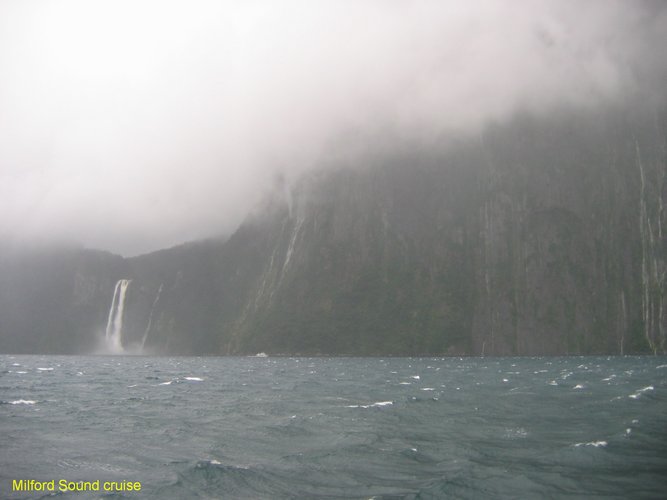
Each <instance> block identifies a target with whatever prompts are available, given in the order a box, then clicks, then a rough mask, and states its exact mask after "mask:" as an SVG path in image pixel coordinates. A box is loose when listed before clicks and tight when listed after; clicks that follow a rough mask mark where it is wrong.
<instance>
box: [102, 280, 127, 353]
mask: <svg viewBox="0 0 667 500" xmlns="http://www.w3.org/2000/svg"><path fill="white" fill-rule="evenodd" d="M131 281H132V280H118V283H116V288H115V289H114V292H113V300H112V301H111V308H110V309H109V319H108V320H107V331H106V337H105V340H106V345H107V348H108V349H109V350H110V351H111V352H113V353H121V352H123V308H124V307H125V294H126V292H127V287H128V286H129V285H130V282H131Z"/></svg>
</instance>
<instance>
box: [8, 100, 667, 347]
mask: <svg viewBox="0 0 667 500" xmlns="http://www.w3.org/2000/svg"><path fill="white" fill-rule="evenodd" d="M666 151H667V112H665V110H664V109H651V108H649V107H647V106H627V107H611V106H610V107H607V108H606V109H582V110H574V109H568V110H562V111H560V112H555V113H553V114H551V115H550V116H539V117H538V116H533V115H530V114H528V113H526V114H522V115H517V116H515V117H514V118H513V119H512V120H511V121H509V122H508V123H502V124H501V123H496V124H490V125H489V126H487V127H486V128H485V129H484V130H483V131H482V132H481V133H480V134H478V135H476V136H474V137H470V136H467V137H463V136H461V137H458V138H456V139H452V138H449V139H448V140H447V141H444V140H443V141H442V142H441V143H439V144H437V145H434V144H429V145H427V146H425V145H424V144H419V145H416V144H414V143H410V142H407V141H406V142H401V141H398V140H396V141H391V143H390V144H388V145H386V146H385V147H383V148H375V149H372V150H371V149H369V151H367V152H366V153H364V154H357V155H355V156H354V158H355V159H354V160H348V161H347V162H341V163H340V164H338V165H334V166H331V167H327V168H321V169H318V170H315V171H313V172H311V173H310V174H307V175H304V176H303V177H302V178H301V179H300V180H299V181H298V182H297V183H296V184H295V185H294V186H293V187H292V188H291V191H290V193H289V196H284V195H279V194H276V195H275V196H274V197H272V198H269V199H267V200H266V202H265V204H264V205H263V206H262V207H261V209H259V210H257V212H256V213H254V214H252V215H251V216H249V217H248V218H247V220H246V221H245V222H244V223H243V224H242V225H241V226H240V227H239V229H238V230H237V231H236V232H235V233H234V234H232V235H231V236H230V237H229V238H227V239H224V240H223V239H212V240H207V241H200V242H194V243H190V244H186V245H182V246H179V247H175V248H172V249H167V250H162V251H159V252H154V253H151V254H147V255H143V256H140V257H134V258H126V259H123V258H121V257H119V256H114V255H111V254H108V253H104V252H98V251H91V250H83V249H61V250H59V251H45V250H44V251H29V252H16V251H7V250H5V251H0V258H1V259H2V260H0V351H2V352H91V351H94V350H95V349H100V348H101V347H100V346H102V345H103V344H104V342H103V339H104V337H105V336H106V330H107V329H108V327H107V325H108V324H111V323H113V321H110V318H109V317H110V308H111V304H112V302H113V299H114V290H115V288H116V283H117V281H118V280H120V279H131V280H132V281H131V282H130V284H129V286H128V287H127V293H126V296H125V300H124V302H123V305H124V309H123V311H122V318H121V319H122V339H123V346H124V348H125V349H126V350H129V351H135V352H138V351H141V346H142V345H143V352H148V353H162V354H251V353H256V352H261V351H263V352H267V353H271V354H307V355H431V354H432V355H436V354H437V355H440V354H448V355H479V354H484V355H556V354H602V353H609V354H629V353H665V352H666V351H667V340H666V337H667V333H666V331H665V330H666V328H667V317H666V316H667V312H666V311H667V297H666V294H665V291H666V290H665V270H666V269H667V268H666V267H665V263H666V257H667V255H666V248H665V236H664V234H663V231H664V230H665V229H667V226H665V224H666V222H667V214H666V213H665V210H664V208H663V206H664V204H665V201H666V197H667V152H666ZM116 299H117V300H116V302H118V299H119V297H118V296H116Z"/></svg>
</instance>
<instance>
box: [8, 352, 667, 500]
mask: <svg viewBox="0 0 667 500" xmlns="http://www.w3.org/2000/svg"><path fill="white" fill-rule="evenodd" d="M13 479H36V480H39V481H46V480H51V479H55V480H56V482H57V481H58V480H59V479H67V480H70V481H94V480H98V479H99V480H101V481H128V480H132V481H140V482H141V484H142V489H141V491H140V492H125V493H117V494H104V493H103V492H100V493H91V492H88V493H84V494H72V493H68V494H66V495H65V494H59V493H57V492H56V493H55V495H53V494H52V495H51V496H48V495H45V494H39V493H19V492H12V491H11V482H12V480H13ZM666 491H667V358H664V357H662V358H661V357H622V358H621V357H617V358H606V357H569V358H566V357H563V358H463V359H460V358H420V359H416V358H388V359H377V358H375V359H368V358H271V357H270V358H149V357H137V356H134V357H130V356H127V357H124V356H108V357H105V356H89V357H86V356H10V355H2V356H0V498H41V497H48V498H51V497H54V496H55V497H60V496H65V497H67V498H133V499H139V498H160V499H170V498H174V499H182V498H232V499H233V498H259V499H263V498H267V499H280V498H351V499H352V498H359V499H368V498H376V499H393V498H396V499H398V498H407V499H417V498H419V499H429V498H470V499H479V498H588V497H593V496H598V497H605V498H664V496H665V492H666Z"/></svg>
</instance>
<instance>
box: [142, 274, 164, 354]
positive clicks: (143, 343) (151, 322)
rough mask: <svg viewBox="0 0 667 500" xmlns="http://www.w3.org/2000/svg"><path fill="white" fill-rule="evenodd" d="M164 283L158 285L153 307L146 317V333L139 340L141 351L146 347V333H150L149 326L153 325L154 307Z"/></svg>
mask: <svg viewBox="0 0 667 500" xmlns="http://www.w3.org/2000/svg"><path fill="white" fill-rule="evenodd" d="M163 285H164V283H160V288H158V290H157V295H156V297H155V300H154V301H153V307H151V312H150V314H149V315H148V324H147V325H146V331H145V332H144V337H143V338H142V339H141V350H142V351H143V350H144V346H145V345H146V339H147V338H148V332H150V331H151V325H152V324H153V311H154V310H155V306H156V305H157V303H158V301H159V300H160V294H161V293H162V287H163Z"/></svg>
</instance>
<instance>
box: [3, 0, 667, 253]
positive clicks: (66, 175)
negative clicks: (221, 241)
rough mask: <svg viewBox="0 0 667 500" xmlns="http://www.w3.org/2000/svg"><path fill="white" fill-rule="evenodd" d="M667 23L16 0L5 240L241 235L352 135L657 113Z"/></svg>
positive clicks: (439, 134)
mask: <svg viewBox="0 0 667 500" xmlns="http://www.w3.org/2000/svg"><path fill="white" fill-rule="evenodd" d="M666 12H667V9H666V8H664V7H663V6H662V5H660V4H659V3H657V2H622V1H591V2H585V3H582V2H575V1H531V2H516V1H511V2H510V1H475V2H467V3H466V4H465V5H463V3H461V2H442V1H421V2H398V1H363V0H362V1H355V2H352V1H340V0H339V1H315V2H306V1H285V2H280V3H279V4H277V3H275V2H268V1H266V2H265V1H247V2H217V1H205V0H204V1H195V2H185V1H182V0H173V1H157V0H155V1H153V0H143V1H132V2H130V1H96V2H90V1H83V0H58V1H53V2H46V1H25V0H20V1H19V0H16V1H14V0H10V1H5V2H3V3H2V4H0V237H1V238H4V239H12V240H21V241H40V242H49V241H76V242H79V243H81V244H83V245H85V246H87V247H94V248H101V249H106V250H110V251H114V252H117V253H121V254H123V255H135V254H138V253H142V252H147V251H151V250H155V249H159V248H163V247H166V246H170V245H174V244H177V243H180V242H184V241H188V240H193V239H197V238H202V237H207V236H215V235H220V234H228V233H230V232H231V231H233V230H234V229H235V228H236V227H237V226H238V224H239V223H240V222H241V221H242V220H243V218H244V216H245V215H246V214H247V213H248V211H249V210H250V209H251V208H252V207H254V206H255V205H256V204H257V203H258V201H259V200H260V199H261V198H262V196H263V195H264V194H265V193H266V192H267V191H268V190H270V189H271V188H272V187H273V186H274V184H275V179H276V178H277V177H280V178H285V179H287V180H288V181H291V180H293V179H296V178H297V177H298V176H299V175H300V174H302V173H303V172H305V171H308V170H311V169H316V168H320V165H325V164H330V161H328V160H330V159H331V157H332V156H340V157H345V155H346V141H345V140H341V137H343V138H344V137H352V138H354V140H353V141H351V142H354V143H355V144H359V143H364V141H366V140H368V141H372V142H373V144H374V145H376V146H377V145H378V144H379V145H380V147H381V145H382V140H383V139H382V138H383V137H401V138H404V139H405V140H407V141H419V143H420V144H426V145H428V144H437V143H439V142H440V141H442V140H443V139H444V138H446V137H448V136H450V135H453V134H475V133H479V131H480V130H482V128H483V127H484V126H485V125H486V124H488V123H489V122H499V121H503V120H506V119H508V118H510V117H511V116H512V115H513V114H514V113H517V112H528V113H535V114H540V113H549V112H551V111H552V110H554V109H556V108H560V107H568V106H570V107H577V108H581V107H595V106H603V105H608V104H610V103H622V102H626V101H631V100H641V101H643V102H648V103H649V104H651V103H654V104H659V102H658V100H659V99H660V98H661V95H662V94H663V93H664V89H663V87H664V81H665V76H666V75H667V71H666V68H667V64H666V63H665V61H664V57H661V56H660V55H659V51H660V50H662V48H663V47H665V46H667V14H666ZM378 138H379V139H378ZM334 145H335V146H334ZM350 148H351V149H352V148H353V146H350Z"/></svg>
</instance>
